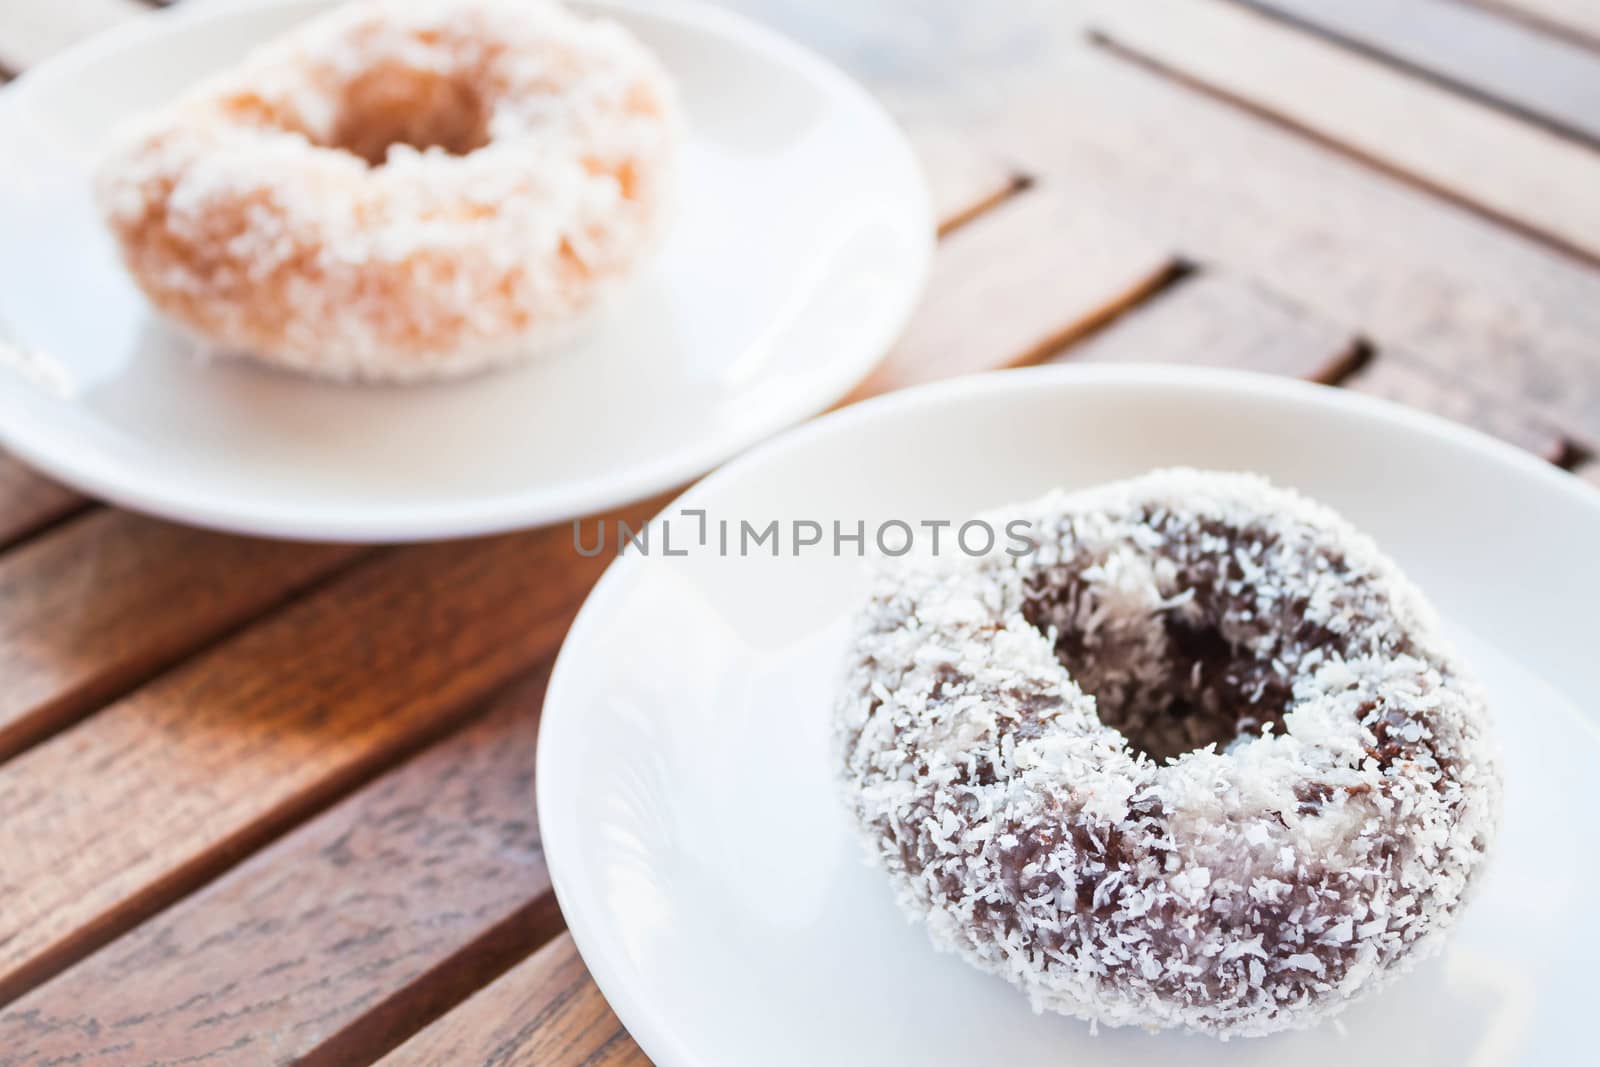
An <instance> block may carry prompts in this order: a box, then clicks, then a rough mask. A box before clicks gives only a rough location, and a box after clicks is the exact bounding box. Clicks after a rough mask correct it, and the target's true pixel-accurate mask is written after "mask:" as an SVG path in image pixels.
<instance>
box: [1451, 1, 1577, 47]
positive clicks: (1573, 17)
mask: <svg viewBox="0 0 1600 1067" xmlns="http://www.w3.org/2000/svg"><path fill="white" fill-rule="evenodd" d="M1470 2H1472V3H1474V4H1477V5H1478V6H1480V7H1483V8H1485V9H1487V10H1490V11H1500V12H1504V13H1505V14H1507V15H1513V16H1515V17H1517V18H1522V19H1526V20H1527V21H1528V22H1530V23H1532V24H1534V25H1537V26H1540V27H1543V28H1544V29H1546V30H1547V31H1549V32H1550V33H1552V34H1557V35H1570V36H1572V37H1575V38H1577V39H1580V40H1585V41H1587V42H1589V43H1590V44H1591V45H1593V46H1596V47H1600V4H1596V3H1595V2H1594V0H1470Z"/></svg>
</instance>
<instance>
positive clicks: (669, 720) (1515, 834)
mask: <svg viewBox="0 0 1600 1067" xmlns="http://www.w3.org/2000/svg"><path fill="white" fill-rule="evenodd" d="M1174 464H1189V465H1196V466H1202V467H1212V468H1221V469H1231V470H1256V471H1260V472H1261V473H1263V474H1266V475H1267V476H1269V477H1270V478H1272V479H1273V480H1274V481H1276V482H1277V483H1279V484H1282V485H1287V486H1292V487H1295V488H1298V489H1301V490H1303V491H1304V492H1306V493H1309V494H1310V495H1312V496H1314V497H1316V498H1317V499H1320V500H1322V501H1324V502H1326V503H1328V504H1330V505H1332V506H1333V507H1335V508H1337V509H1338V510H1339V511H1341V512H1342V513H1343V514H1344V515H1345V516H1346V517H1347V518H1349V519H1350V520H1352V521H1353V522H1355V523H1356V524H1357V525H1359V526H1361V527H1362V528H1364V529H1366V530H1367V531H1368V532H1369V533H1371V534H1372V535H1373V536H1375V537H1376V538H1377V539H1378V541H1379V542H1380V544H1382V545H1383V547H1384V548H1385V549H1386V550H1387V551H1389V552H1390V553H1391V554H1392V555H1393V556H1394V557H1396V559H1398V561H1399V562H1400V564H1401V565H1402V566H1403V567H1404V568H1405V569H1406V570H1407V572H1408V573H1409V574H1410V575H1411V576H1412V577H1413V578H1414V579H1416V581H1417V582H1418V583H1419V584H1420V585H1421V586H1422V587H1423V589H1424V590H1425V591H1426V592H1427V593H1428V594H1430V596H1431V597H1432V598H1433V600H1434V602H1435V604H1436V605H1437V606H1438V608H1439V609H1440V611H1441V612H1442V614H1443V616H1444V618H1445V620H1446V622H1447V626H1448V628H1449V630H1450V631H1451V632H1452V634H1453V636H1454V637H1455V638H1456V639H1457V640H1458V642H1459V643H1460V645H1461V646H1462V651H1463V653H1464V654H1465V656H1466V658H1467V659H1468V661H1469V662H1470V663H1471V664H1472V665H1473V666H1474V668H1475V669H1476V671H1477V672H1478V673H1479V674H1480V675H1481V676H1482V678H1483V680H1484V682H1485V684H1486V685H1487V686H1488V689H1489V692H1490V696H1491V699H1492V700H1493V703H1494V708H1495V714H1496V720H1497V726H1498V731H1499V734H1500V737H1501V740H1502V743H1503V745H1504V748H1505V754H1506V760H1505V763H1506V775H1507V779H1508V781H1507V805H1506V821H1505V826H1504V830H1503V834H1502V837H1501V840H1500V843H1499V847H1498V856H1497V859H1496V862H1495V864H1494V865H1493V866H1492V868H1491V869H1490V871H1489V874H1488V876H1487V878H1486V879H1485V882H1484V884H1483V886H1482V891H1481V892H1480V893H1479V894H1478V896H1477V899H1475V900H1474V901H1472V903H1471V905H1470V907H1469V908H1468V910H1467V912H1466V914H1465V917H1464V919H1463V921H1462V923H1461V925H1460V928H1459V929H1458V930H1457V931H1456V933H1455V936H1454V937H1453V938H1452V940H1451V941H1450V944H1449V947H1448V949H1447V951H1446V953H1445V954H1444V956H1443V957H1442V958H1440V959H1436V960H1433V961H1431V962H1429V963H1428V964H1426V965H1424V966H1423V967H1422V968H1420V969H1419V970H1418V971H1416V972H1415V973H1413V974H1410V975H1408V976H1406V977H1405V978H1404V979H1402V980H1400V981H1399V982H1397V983H1396V984H1395V985H1393V986H1392V987H1390V988H1388V989H1386V990H1385V991H1383V992H1382V993H1380V994H1378V995H1377V996H1375V997H1373V998H1372V999H1369V1000H1367V1001H1365V1002H1363V1003H1361V1004H1359V1005H1357V1006H1356V1007H1355V1008H1353V1009H1352V1010H1351V1011H1350V1012H1348V1013H1347V1014H1346V1015H1345V1016H1343V1017H1342V1019H1341V1020H1340V1021H1339V1022H1338V1023H1335V1024H1329V1025H1325V1026H1323V1027H1321V1028H1319V1029H1317V1030H1313V1031H1309V1032H1304V1033H1297V1034H1283V1035H1278V1036H1275V1037H1270V1038H1264V1039H1259V1040H1249V1041H1233V1042H1229V1043H1227V1044H1222V1043H1220V1042H1217V1041H1214V1040H1211V1039H1208V1038H1194V1037H1182V1036H1177V1035H1172V1034H1162V1035H1151V1034H1146V1033H1142V1032H1139V1031H1131V1032H1130V1031H1126V1030H1121V1031H1102V1032H1101V1033H1100V1035H1099V1036H1098V1037H1095V1036H1092V1035H1091V1034H1090V1031H1089V1027H1088V1026H1087V1025H1086V1024H1084V1023H1081V1022H1078V1021H1076V1020H1072V1019H1067V1018H1063V1017H1059V1016H1052V1015H1047V1016H1036V1015H1034V1014H1032V1013H1031V1012H1030V1011H1029V1009H1028V1005H1027V1002H1026V1000H1025V998H1023V997H1022V995H1021V994H1019V993H1017V992H1016V991H1014V990H1013V989H1011V988H1010V987H1009V986H1007V985H1006V984H1005V983H1004V982H1002V981H1001V980H999V979H997V978H991V977H989V976H986V975H983V974H980V973H978V972H977V971H975V970H973V969H971V968H969V967H967V966H966V965H965V964H963V963H962V962H961V961H959V960H958V959H956V958H954V957H952V956H941V955H939V954H937V953H935V952H934V951H933V949H932V948H931V947H930V945H929V943H928V940H927V937H926V936H925V934H924V932H923V931H922V930H921V929H918V928H916V927H911V926H908V925H907V924H906V923H905V922H904V920H903V919H902V918H901V916H900V914H899V913H898V911H897V910H896V908H895V905H894V903H893V899H892V894H891V892H890V889H889V886H888V883H887V880H886V879H885V878H884V876H883V875H882V874H881V873H880V872H878V871H876V870H873V869H870V868H868V867H867V866H866V865H865V863H864V861H863V855H862V849H861V845H860V842H859V841H858V840H857V839H856V837H855V835H854V834H853V833H852V832H851V830H850V828H849V826H848V825H847V820H846V818H845V815H844V812H843V805H842V803H841V801H840V799H839V797H838V795H837V793H836V788H835V783H834V767H835V758H834V754H833V750H832V746H831V731H830V723H831V715H832V706H833V700H834V691H833V687H834V684H835V683H836V681H837V679H838V672H839V667H840V664H841V662H842V659H843V651H844V642H845V639H846V635H847V631H848V620H849V617H850V615H851V613H852V612H853V611H854V610H855V608H856V606H857V605H858V603H859V602H860V598H861V597H862V596H863V595H864V592H865V587H866V586H865V575H864V573H863V570H864V568H863V567H862V564H861V562H860V560H858V559H856V558H855V557H854V555H853V552H854V551H855V549H854V546H853V545H850V544H848V543H846V544H845V545H844V546H843V547H844V549H845V552H846V555H845V556H844V558H836V557H835V556H834V555H833V554H832V552H831V549H832V547H833V546H832V543H831V541H832V537H833V533H832V523H833V522H835V521H838V522H841V523H843V524H844V526H843V529H844V531H845V532H847V533H848V532H853V531H854V529H855V524H856V523H857V522H864V523H865V524H866V528H867V530H868V531H869V534H868V536H869V537H870V536H871V532H870V531H874V530H876V529H877V527H878V526H879V524H881V523H884V522H885V521H887V520H900V521H902V522H909V523H911V524H913V525H915V524H917V523H920V522H922V521H924V520H929V521H932V520H950V519H955V520H960V519H963V518H966V517H969V516H970V515H972V514H973V513H974V512H976V511H979V510H982V509H985V508H990V507H995V506H998V505H1001V504H1004V503H1006V502H1008V501H1019V500H1026V499H1029V498H1032V497H1034V496H1036V495H1038V494H1040V493H1042V492H1044V491H1045V490H1047V489H1049V488H1051V487H1054V486H1065V487H1069V488H1070V487H1080V486H1086V485H1092V484H1096V483H1099V482H1104V481H1108V480H1111V479H1116V478H1122V477H1127V476H1130V475H1134V474H1138V473H1141V472H1143V471H1146V470H1149V469H1150V468H1152V467H1159V466H1168V465H1174ZM702 520H703V521H704V522H705V523H706V527H707V533H708V536H707V538H706V543H705V544H701V543H700V536H699V534H700V523H701V521H702ZM773 521H777V522H778V523H779V530H778V538H779V549H780V554H779V555H778V556H777V557H776V558H775V557H773V556H772V555H770V551H771V548H772V545H771V543H770V542H768V543H764V544H762V545H760V546H759V547H753V548H752V549H751V551H750V553H749V554H748V555H740V546H741V544H742V543H744V544H748V539H745V538H743V537H742V532H743V525H742V524H743V523H749V524H750V527H751V529H752V530H753V531H754V532H755V533H757V534H763V533H765V531H766V529H767V527H768V525H769V524H770V523H772V522H773ZM797 521H798V522H816V523H819V524H821V527H822V529H823V530H825V531H827V532H826V533H825V535H824V542H823V544H822V545H821V546H816V547H809V548H802V549H801V551H800V552H799V553H798V554H796V553H795V550H794V547H795V546H794V541H795V538H794V536H793V531H794V530H795V527H794V526H793V525H792V524H793V523H795V522H797ZM662 522H664V523H669V524H670V526H667V527H665V528H663V527H662V526H661V525H659V524H658V526H657V527H656V529H655V530H654V531H653V533H652V539H651V540H650V542H649V544H648V546H647V547H648V548H649V550H650V554H649V555H638V554H637V553H634V554H630V556H629V557H628V558H625V559H624V560H622V561H621V562H620V563H618V564H616V565H614V566H613V567H612V568H611V569H610V571H609V572H608V573H607V574H606V576H605V578H604V579H602V581H601V582H600V584H599V586H598V587H597V588H596V590H595V592H594V594H593V596H592V597H591V598H590V600H589V602H588V604H587V605H585V607H584V609H583V612H582V614H581V615H580V616H579V618H578V621H577V623H576V625H575V626H574V627H573V629H572V632H571V634H570V636H569V637H568V639H567V643H566V646H565V647H564V648H563V649H562V651H561V656H560V659H559V661H558V663H557V666H556V670H555V675H554V678H553V679H552V681H551V685H550V690H549V696H548V699H547V701H546V705H545V710H544V723H543V726H542V729H541V733H540V739H539V766H538V783H539V786H538V789H539V796H538V802H539V819H540V825H541V828H542V830H543V837H544V846H545V850H546V854H547V856H548V858H549V862H550V869H551V873H552V877H553V879H554V882H555V887H556V892H557V894H558V896H559V898H560V902H561V907H562V911H563V912H564V914H565V915H566V918H567V922H568V924H569V926H570V927H571V930H572V933H573V936H574V938H575V939H576V940H577V944H578V947H579V949H580V950H581V951H582V953H583V957H584V960H585V961H586V962H587V963H588V965H589V968H590V970H591V972H592V973H593V975H594V977H595V979H596V981H597V982H598V983H599V985H600V988H601V990H602V991H603V992H604V993H605V995H606V996H607V998H608V999H609V1000H610V1002H611V1005H612V1007H613V1008H615V1009H616V1012H617V1014H618V1015H619V1016H620V1017H621V1019H622V1021H623V1022H624V1023H625V1024H626V1025H627V1026H628V1028H629V1029H630V1030H631V1031H632V1032H633V1034H634V1036H635V1037H636V1038H637V1039H638V1041H639V1044H640V1045H641V1046H642V1047H643V1048H644V1050H645V1052H647V1053H648V1054H649V1055H650V1056H651V1058H652V1059H654V1060H655V1061H656V1062H657V1063H659V1064H661V1065H662V1067H689V1065H696V1067H743V1065H746V1064H753V1063H760V1064H768V1065H773V1067H778V1065H788V1064H792V1065H796V1067H800V1065H815V1064H839V1065H846V1064H863V1065H868V1064H917V1065H918V1067H939V1065H943V1064H949V1065H962V1067H967V1065H971V1064H989V1063H1004V1064H1013V1065H1016V1067H1034V1065H1038V1067H1044V1065H1049V1067H1059V1065H1061V1064H1073V1065H1076V1067H1104V1065H1111V1064H1119V1065H1150V1067H1155V1065H1166V1064H1174V1063H1183V1064H1191V1065H1194V1067H1204V1065H1217V1067H1224V1065H1227V1067H1239V1065H1246V1064H1252V1065H1262V1067H1266V1065H1271V1064H1286V1063H1292V1064H1297V1065H1303V1067H1318V1065H1330V1067H1331V1065H1341V1067H1345V1065H1349V1064H1359V1063H1371V1064H1381V1063H1397V1064H1398V1063H1404V1064H1408V1065H1413V1067H1427V1065H1439V1067H1443V1065H1447V1064H1448V1065H1464V1064H1472V1065H1476V1067H1490V1065H1502V1064H1526V1065H1529V1067H1534V1065H1548V1064H1565V1063H1583V1062H1589V1061H1590V1060H1591V1059H1592V1052H1593V1048H1592V1043H1593V1034H1594V1029H1593V1022H1592V1019H1591V1015H1592V1004H1591V1003H1590V1002H1591V1000H1592V993H1593V984H1594V983H1593V979H1592V967H1593V960H1594V959H1595V958H1596V957H1597V956H1600V912H1597V911H1596V910H1595V907H1594V901H1593V887H1594V885H1595V884H1596V883H1597V882H1600V794H1597V793H1596V791H1595V789H1594V784H1593V783H1594V778H1595V775H1596V773H1597V770H1600V734H1597V732H1596V709H1595V708H1594V707H1593V703H1592V702H1593V699H1594V694H1595V693H1597V692H1600V659H1597V658H1596V657H1595V655H1594V652H1593V649H1592V647H1590V646H1591V645H1592V641H1591V640H1590V639H1589V638H1590V635H1592V633H1593V632H1594V625H1593V614H1594V605H1595V604H1596V603H1597V602H1600V564H1597V562H1596V556H1595V552H1596V546H1600V495H1597V494H1596V493H1594V491H1593V490H1591V489H1588V488H1585V487H1584V486H1582V485H1581V483H1579V482H1578V481H1577V480H1576V479H1575V478H1572V477H1571V476H1570V475H1566V474H1562V473H1560V472H1558V471H1556V470H1554V469H1552V468H1550V467H1548V466H1547V465H1545V464H1542V463H1540V462H1538V461H1536V460H1534V459H1532V458H1531V457H1528V456H1526V455H1522V454H1520V453H1518V452H1515V451H1514V450H1512V449H1510V448H1508V447H1506V446H1504V445H1500V444H1498V443H1496V442H1494V441H1491V440H1489V439H1488V438H1486V437H1482V436H1480V435H1478V434H1475V433H1472V432H1471V431H1468V430H1464V429H1461V428H1459V427H1455V426H1452V425H1450V424H1448V423H1445V422H1442V421H1440V420H1438V419H1434V418H1431V417H1428V416H1424V415H1420V414H1417V413H1415V412H1410V411H1406V410H1404V409H1401V408H1397V407H1394V406H1391V405H1386V404H1380V403H1377V402H1375V401H1371V400H1366V399H1363V398H1361V397H1357V396H1352V395H1349V394H1345V393H1342V392H1340V391H1337V390H1333V389H1323V388H1318V387H1313V386H1306V385H1300V384H1296V383H1292V382H1283V381H1278V380H1273V379H1265V378H1258V377H1253V376H1250V375H1244V374H1228V373H1218V372H1210V373H1206V372H1198V371H1193V370H1188V371H1186V370H1180V369H1177V368H1170V367H1153V368H1127V369H1120V368H1094V367H1086V368H1071V367H1066V368H1051V369H1043V370H1036V371H1015V372H1008V373H1005V374H999V375H989V376H985V377H982V378H974V379H968V380H965V381H960V382H952V383H949V384H947V385H940V386H933V387H929V388H926V389H917V390H912V391H910V392H907V393H903V394H899V395H896V396H891V397H887V398H885V399H883V400H880V401H873V402H869V403H867V404H863V405H860V406H858V407H855V408H852V409H849V410H847V411H844V412H842V413H839V414H836V415H833V416H829V417H828V418H825V419H822V420H819V421H817V422H815V423H812V424H811V425H809V426H807V427H804V428H802V429H800V430H798V431H796V432H794V433H792V434H789V435H787V436H786V437H784V438H783V439H781V440H779V441H775V442H773V443H771V444H769V445H767V446H764V447H762V448H760V449H758V450H757V451H755V452H752V453H751V454H750V455H748V456H745V457H743V458H742V459H740V460H737V461H735V462H734V463H732V464H730V465H729V466H727V467H725V468H723V469H722V470H721V471H719V472H717V473H716V474H714V475H712V476H711V477H710V478H708V479H706V480H705V481H704V482H702V483H701V484H700V485H699V486H697V487H696V488H695V489H694V490H693V491H692V492H691V493H689V494H688V495H686V496H685V497H684V498H683V499H682V500H681V501H679V503H678V504H676V505H674V506H672V507H669V508H668V509H667V510H666V512H665V513H664V514H663V516H662ZM724 522H726V523H728V524H729V526H728V529H729V531H730V535H729V550H728V552H727V553H726V554H724V553H723V551H722V548H721V530H722V529H723V526H722V524H723V523H724ZM801 529H802V535H801V540H808V539H810V537H811V536H812V533H813V531H812V529H811V527H809V526H806V527H802V528H801ZM664 532H666V533H668V535H669V536H670V538H671V544H670V545H668V544H667V543H666V542H665V541H664V540H663V533H664ZM608 536H610V538H611V539H610V540H609V541H608V544H609V545H611V546H613V547H614V545H615V543H616V542H615V536H614V531H608ZM946 536H947V537H948V536H949V534H948V533H947V534H946ZM597 538H598V532H597V531H596V530H595V529H594V528H593V527H588V528H586V529H585V530H584V531H583V541H584V547H585V548H586V549H592V548H593V547H594V544H595V542H596V540H597ZM901 540H903V535H902V534H900V533H897V532H894V533H891V534H890V535H889V543H890V544H891V545H895V544H898V543H899V542H900V541H901ZM669 547H670V548H671V550H672V552H673V553H679V552H684V553H687V554H686V555H681V556H680V555H671V556H669V555H666V554H665V552H666V550H667V549H668V548H669ZM1586 704H1587V705H1588V706H1585V705H1586Z"/></svg>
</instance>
